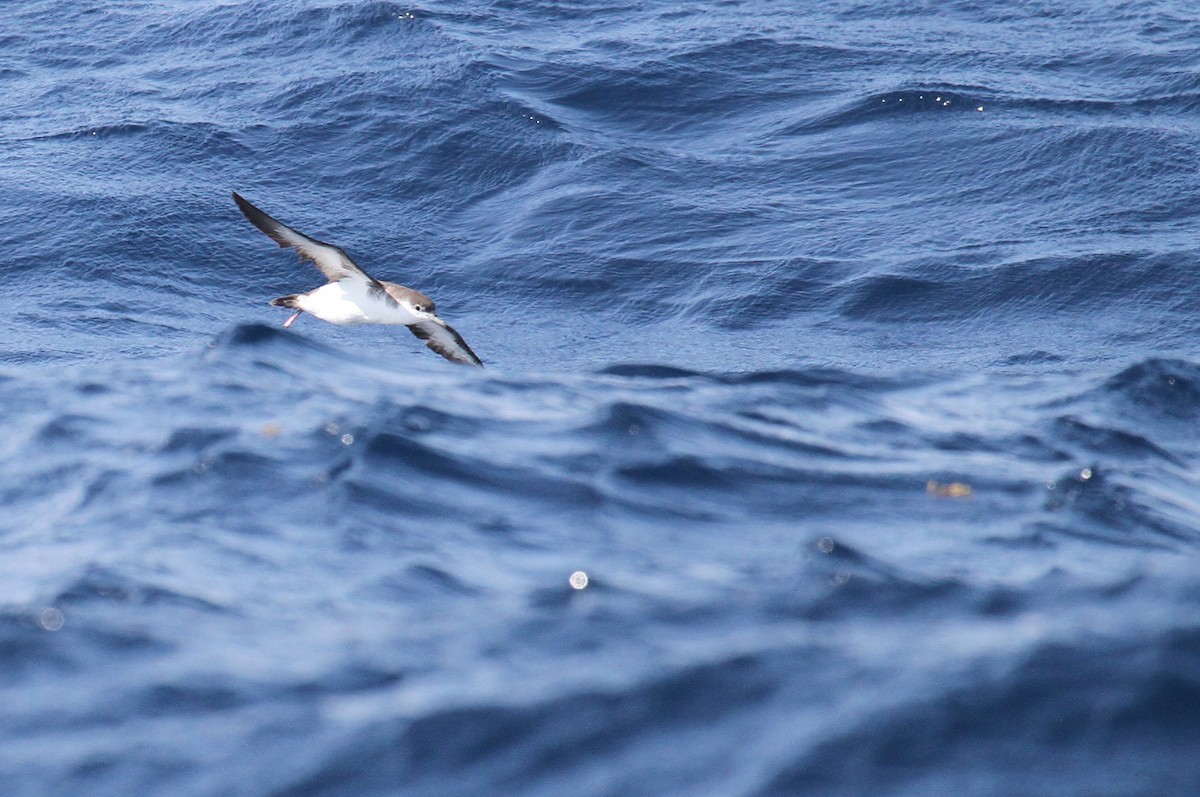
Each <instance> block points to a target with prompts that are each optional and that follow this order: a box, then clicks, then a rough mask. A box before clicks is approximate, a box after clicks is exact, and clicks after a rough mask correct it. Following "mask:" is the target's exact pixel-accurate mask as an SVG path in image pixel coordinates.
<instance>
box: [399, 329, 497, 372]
mask: <svg viewBox="0 0 1200 797" xmlns="http://www.w3.org/2000/svg"><path fill="white" fill-rule="evenodd" d="M408 331H409V332H412V333H413V334H414V335H416V336H417V337H418V338H420V339H421V340H423V341H425V345H426V346H428V347H429V348H430V349H432V350H433V351H435V352H437V353H438V354H440V355H442V356H443V357H445V358H446V359H447V360H449V361H450V362H455V363H459V364H460V365H483V360H480V359H479V358H478V357H476V356H475V352H473V351H471V347H470V346H468V345H467V342H466V341H465V340H463V339H462V335H460V334H458V333H457V332H455V331H454V327H452V326H450V325H449V324H447V323H446V322H445V321H443V320H442V319H440V318H431V319H429V320H427V321H418V322H417V323H415V324H409V325H408Z"/></svg>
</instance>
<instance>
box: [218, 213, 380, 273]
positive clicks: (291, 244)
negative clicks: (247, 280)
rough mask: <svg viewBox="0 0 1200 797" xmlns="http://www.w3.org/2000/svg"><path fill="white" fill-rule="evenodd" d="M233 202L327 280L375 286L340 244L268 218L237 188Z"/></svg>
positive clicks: (273, 238)
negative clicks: (338, 245) (361, 280)
mask: <svg viewBox="0 0 1200 797" xmlns="http://www.w3.org/2000/svg"><path fill="white" fill-rule="evenodd" d="M233 201H234V202H236V203H237V206H238V208H239V209H240V210H241V211H242V213H243V214H244V215H245V216H246V218H247V219H249V220H250V223H251V224H253V225H254V226H255V227H257V228H258V229H260V230H262V231H263V232H265V233H266V234H267V237H269V238H270V239H271V240H272V241H274V242H275V243H277V244H279V245H280V246H281V247H284V248H285V249H287V248H290V249H295V250H296V253H297V254H299V255H300V257H302V258H304V259H305V260H308V261H310V262H311V263H312V264H313V265H314V266H316V267H317V270H318V271H320V272H321V273H322V274H324V275H325V278H326V279H327V280H329V281H330V282H337V281H338V280H342V279H346V278H351V279H354V278H357V279H365V280H366V281H367V282H369V283H370V284H371V285H372V287H374V286H376V285H378V281H377V280H376V279H375V278H374V277H372V276H371V275H370V274H368V273H367V272H365V271H363V270H362V269H361V268H359V267H358V265H357V264H356V263H355V262H354V261H353V260H351V259H350V255H348V254H346V253H345V252H344V251H342V249H341V248H340V247H337V246H334V245H333V244H327V243H325V242H324V241H318V240H317V239H316V238H309V237H308V236H307V235H305V234H304V233H302V232H300V231H298V230H293V229H292V228H291V227H289V226H287V225H286V224H284V223H283V222H281V221H278V220H277V219H273V218H271V217H270V216H268V215H267V214H266V213H263V212H262V211H261V210H259V209H258V208H256V207H254V205H252V204H250V203H249V202H247V201H246V199H245V198H244V197H242V196H241V195H240V194H238V192H237V191H234V192H233ZM380 290H382V286H380Z"/></svg>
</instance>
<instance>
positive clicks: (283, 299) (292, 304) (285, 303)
mask: <svg viewBox="0 0 1200 797" xmlns="http://www.w3.org/2000/svg"><path fill="white" fill-rule="evenodd" d="M298 297H299V294H296V293H289V294H288V295H287V296H280V297H279V298H278V299H272V300H271V304H273V305H275V306H276V307H288V308H291V309H293V310H297V309H299V308H297V307H296V299H297V298H298Z"/></svg>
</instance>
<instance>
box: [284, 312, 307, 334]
mask: <svg viewBox="0 0 1200 797" xmlns="http://www.w3.org/2000/svg"><path fill="white" fill-rule="evenodd" d="M303 312H304V311H303V310H297V311H296V312H294V313H292V315H291V317H290V318H288V320H287V321H284V322H283V328H284V329H287V328H288V327H290V326H291V325H292V324H294V323H296V319H297V318H299V317H300V314H301V313H303Z"/></svg>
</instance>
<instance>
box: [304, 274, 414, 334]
mask: <svg viewBox="0 0 1200 797" xmlns="http://www.w3.org/2000/svg"><path fill="white" fill-rule="evenodd" d="M296 307H298V308H299V309H301V310H303V311H304V312H306V313H311V314H312V315H314V316H316V317H317V318H319V319H321V320H322V321H327V322H329V323H330V324H413V323H416V322H417V321H420V320H423V318H427V317H428V316H423V317H421V318H418V317H417V315H416V314H414V313H413V312H411V311H410V310H409V309H408V308H407V307H405V306H404V304H403V303H400V302H394V301H392V300H391V299H390V298H387V297H386V296H383V295H381V294H379V293H373V292H372V291H371V289H370V286H369V285H368V283H367V282H366V280H364V279H355V278H351V277H348V278H346V279H341V280H338V281H337V282H331V283H329V284H328V285H322V286H321V287H320V288H317V289H316V290H312V291H309V292H308V293H302V294H300V295H299V296H297V297H296Z"/></svg>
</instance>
